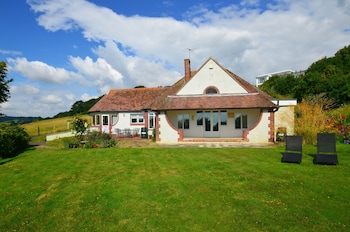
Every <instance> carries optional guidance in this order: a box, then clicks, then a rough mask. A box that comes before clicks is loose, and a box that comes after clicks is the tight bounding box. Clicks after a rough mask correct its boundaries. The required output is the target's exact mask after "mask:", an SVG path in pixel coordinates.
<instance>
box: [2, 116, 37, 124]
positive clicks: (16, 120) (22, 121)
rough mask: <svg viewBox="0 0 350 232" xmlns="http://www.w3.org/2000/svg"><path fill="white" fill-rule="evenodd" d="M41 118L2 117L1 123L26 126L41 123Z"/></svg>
mask: <svg viewBox="0 0 350 232" xmlns="http://www.w3.org/2000/svg"><path fill="white" fill-rule="evenodd" d="M42 119H43V118H41V117H14V116H1V117H0V123H10V124H25V123H30V122H34V121H40V120H42Z"/></svg>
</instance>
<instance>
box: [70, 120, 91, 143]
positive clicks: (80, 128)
mask: <svg viewBox="0 0 350 232" xmlns="http://www.w3.org/2000/svg"><path fill="white" fill-rule="evenodd" d="M88 126H89V125H88V123H87V120H86V119H82V118H76V119H74V121H73V122H72V129H73V130H74V131H75V133H76V136H77V137H79V138H80V141H81V140H83V136H84V134H85V132H86V129H87V127H88Z"/></svg>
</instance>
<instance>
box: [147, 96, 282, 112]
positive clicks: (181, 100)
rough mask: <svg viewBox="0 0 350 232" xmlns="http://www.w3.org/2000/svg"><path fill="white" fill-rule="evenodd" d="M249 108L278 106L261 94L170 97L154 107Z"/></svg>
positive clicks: (162, 108)
mask: <svg viewBox="0 0 350 232" xmlns="http://www.w3.org/2000/svg"><path fill="white" fill-rule="evenodd" d="M248 108H276V105H275V104H273V103H272V102H271V101H270V100H268V99H266V98H265V97H263V96H262V95H260V94H259V93H251V94H232V95H231V94H230V95H220V94H210V95H191V96H170V97H167V98H166V99H164V100H163V101H162V102H160V104H158V105H157V106H155V107H154V109H155V110H185V109H248Z"/></svg>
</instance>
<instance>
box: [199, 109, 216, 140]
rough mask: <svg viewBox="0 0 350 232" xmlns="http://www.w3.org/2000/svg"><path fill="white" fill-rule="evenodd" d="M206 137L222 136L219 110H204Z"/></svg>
mask: <svg viewBox="0 0 350 232" xmlns="http://www.w3.org/2000/svg"><path fill="white" fill-rule="evenodd" d="M203 127H204V128H203V129H204V137H208V138H218V137H220V132H219V130H220V127H219V111H204V125H203Z"/></svg>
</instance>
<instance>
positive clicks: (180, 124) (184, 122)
mask: <svg viewBox="0 0 350 232" xmlns="http://www.w3.org/2000/svg"><path fill="white" fill-rule="evenodd" d="M177 128H178V129H190V115H189V114H178V115H177Z"/></svg>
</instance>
